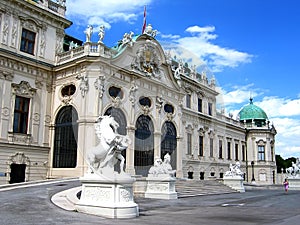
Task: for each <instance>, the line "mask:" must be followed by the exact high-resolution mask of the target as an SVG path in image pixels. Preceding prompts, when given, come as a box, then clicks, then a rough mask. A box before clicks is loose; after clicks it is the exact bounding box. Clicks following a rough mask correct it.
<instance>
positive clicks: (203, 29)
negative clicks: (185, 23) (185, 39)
mask: <svg viewBox="0 0 300 225" xmlns="http://www.w3.org/2000/svg"><path fill="white" fill-rule="evenodd" d="M185 31H187V32H190V33H207V32H214V31H215V27H214V26H206V27H199V26H192V27H188V28H187V29H186V30H185Z"/></svg>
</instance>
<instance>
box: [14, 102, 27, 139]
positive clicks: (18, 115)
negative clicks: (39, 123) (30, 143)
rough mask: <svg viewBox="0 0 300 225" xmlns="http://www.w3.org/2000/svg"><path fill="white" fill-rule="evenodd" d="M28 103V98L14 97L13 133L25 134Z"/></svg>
mask: <svg viewBox="0 0 300 225" xmlns="http://www.w3.org/2000/svg"><path fill="white" fill-rule="evenodd" d="M29 102H30V99H29V98H24V97H20V96H16V101H15V109H14V124H13V132H14V133H22V134H26V133H27V125H28V113H29Z"/></svg>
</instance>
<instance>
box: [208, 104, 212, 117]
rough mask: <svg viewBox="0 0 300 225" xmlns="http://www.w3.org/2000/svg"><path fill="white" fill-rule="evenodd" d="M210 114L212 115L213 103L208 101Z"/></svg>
mask: <svg viewBox="0 0 300 225" xmlns="http://www.w3.org/2000/svg"><path fill="white" fill-rule="evenodd" d="M208 115H210V116H211V115H212V103H210V102H209V103H208Z"/></svg>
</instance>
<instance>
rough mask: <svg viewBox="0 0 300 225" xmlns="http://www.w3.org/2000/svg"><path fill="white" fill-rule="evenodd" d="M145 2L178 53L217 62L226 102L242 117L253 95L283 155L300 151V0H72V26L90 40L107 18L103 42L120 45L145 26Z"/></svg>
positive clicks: (214, 72) (212, 68)
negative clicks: (90, 33)
mask: <svg viewBox="0 0 300 225" xmlns="http://www.w3.org/2000/svg"><path fill="white" fill-rule="evenodd" d="M87 2H88V3H87ZM144 5H146V6H147V17H146V19H147V24H148V23H151V24H152V26H153V28H154V29H157V30H158V35H157V36H156V39H157V40H158V41H160V42H161V44H162V45H163V46H165V48H169V47H170V46H171V48H172V49H173V51H172V54H173V56H174V55H176V56H177V58H178V55H177V54H179V52H180V55H179V56H180V57H181V58H182V60H184V61H186V62H188V63H189V64H190V65H192V64H195V65H197V66H198V71H199V70H200V71H201V70H202V69H203V64H204V65H205V68H209V73H208V74H209V75H210V76H214V77H215V78H216V82H217V85H218V89H219V91H220V92H221V94H220V96H219V97H218V103H219V108H222V107H223V108H225V111H226V113H227V114H228V113H232V114H233V115H234V117H235V116H236V115H237V113H238V112H239V111H240V109H241V108H242V107H243V106H244V105H246V104H248V103H249V98H250V95H251V96H252V97H253V99H254V100H253V102H254V104H256V105H257V106H259V107H261V108H262V109H264V111H265V112H266V113H267V115H268V117H269V120H270V122H271V123H273V124H274V126H275V128H276V130H277V132H278V134H277V135H276V143H275V144H276V154H279V155H281V156H282V157H283V158H288V157H300V140H299V139H300V89H299V84H298V82H297V81H298V80H299V78H298V76H297V75H298V74H299V71H300V62H299V59H300V28H299V24H300V2H299V1H298V0H285V1H281V0H243V1H242V0H205V1H204V0H188V1H186V0H185V1H184V0H126V1H124V0H111V1H107V0H89V1H82V0H67V14H66V16H67V18H68V19H70V20H71V21H72V22H73V25H72V26H71V27H70V28H68V29H67V30H66V33H67V34H69V35H72V36H74V37H76V38H79V39H81V40H83V41H84V40H85V35H84V30H85V28H86V27H87V25H88V24H91V25H93V26H94V34H93V36H92V41H95V42H97V41H98V40H97V38H98V35H97V33H98V30H99V26H100V25H105V27H106V33H105V38H104V40H103V42H104V44H106V45H107V46H109V47H112V46H114V45H115V44H116V43H117V41H118V40H120V39H122V37H123V34H124V33H128V32H130V31H133V32H134V33H135V34H140V33H141V29H142V25H143V11H144ZM167 43H168V45H167ZM179 49H180V50H179ZM183 52H184V53H183ZM191 56H192V57H191ZM200 71H199V72H200Z"/></svg>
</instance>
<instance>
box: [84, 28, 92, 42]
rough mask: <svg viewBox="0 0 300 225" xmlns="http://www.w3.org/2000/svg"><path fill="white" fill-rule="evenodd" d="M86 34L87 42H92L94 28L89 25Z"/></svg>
mask: <svg viewBox="0 0 300 225" xmlns="http://www.w3.org/2000/svg"><path fill="white" fill-rule="evenodd" d="M84 33H85V37H86V42H91V37H92V34H93V26H92V25H88V26H87V28H86V29H85V31H84Z"/></svg>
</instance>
